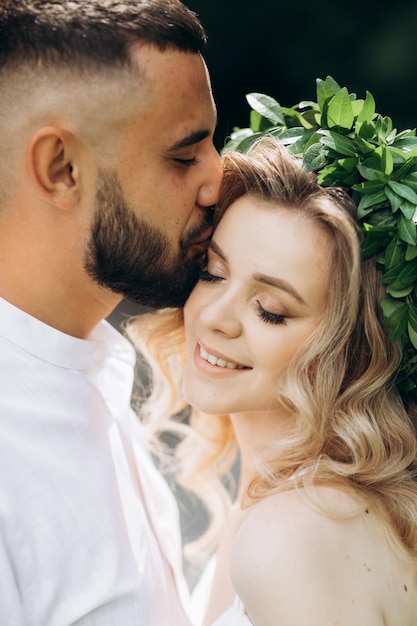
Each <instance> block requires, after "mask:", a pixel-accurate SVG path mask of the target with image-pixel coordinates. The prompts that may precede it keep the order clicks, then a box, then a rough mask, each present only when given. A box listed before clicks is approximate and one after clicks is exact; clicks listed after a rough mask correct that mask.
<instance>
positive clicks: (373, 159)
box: [357, 156, 387, 181]
mask: <svg viewBox="0 0 417 626" xmlns="http://www.w3.org/2000/svg"><path fill="white" fill-rule="evenodd" d="M357 167H358V171H359V173H360V174H361V176H363V178H366V179H367V180H379V181H386V180H387V177H386V176H385V174H384V173H383V172H382V161H381V159H380V158H378V157H377V156H370V157H368V158H367V159H365V161H362V163H358V166H357Z"/></svg>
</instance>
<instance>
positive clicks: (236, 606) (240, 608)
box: [233, 595, 245, 615]
mask: <svg viewBox="0 0 417 626" xmlns="http://www.w3.org/2000/svg"><path fill="white" fill-rule="evenodd" d="M233 608H234V609H236V611H237V612H238V613H239V615H245V607H244V606H243V602H242V600H241V599H240V598H239V596H238V595H236V596H235V601H234V603H233Z"/></svg>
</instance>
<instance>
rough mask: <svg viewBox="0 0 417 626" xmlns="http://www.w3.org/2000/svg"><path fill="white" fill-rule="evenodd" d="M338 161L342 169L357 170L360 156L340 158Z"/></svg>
mask: <svg viewBox="0 0 417 626" xmlns="http://www.w3.org/2000/svg"><path fill="white" fill-rule="evenodd" d="M337 162H338V164H339V165H340V167H341V168H342V169H344V170H346V171H348V172H350V171H351V170H356V166H357V164H358V157H346V158H343V159H339V160H338V161H337Z"/></svg>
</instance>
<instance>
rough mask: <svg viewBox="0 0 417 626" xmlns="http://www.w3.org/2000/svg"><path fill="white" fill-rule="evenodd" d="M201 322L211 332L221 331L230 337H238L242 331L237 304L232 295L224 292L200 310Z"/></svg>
mask: <svg viewBox="0 0 417 626" xmlns="http://www.w3.org/2000/svg"><path fill="white" fill-rule="evenodd" d="M200 319H201V321H202V322H203V324H204V325H205V326H206V327H207V328H208V329H210V330H212V331H213V332H218V333H222V334H223V335H226V336H228V337H230V338H232V337H238V336H239V335H240V334H241V332H242V324H241V320H240V316H239V306H238V304H237V302H236V301H235V300H234V298H233V296H232V295H229V294H227V293H224V294H222V295H220V296H219V294H217V295H216V297H215V298H214V299H213V300H212V301H211V302H209V303H207V304H206V305H205V306H203V308H202V309H201V312H200Z"/></svg>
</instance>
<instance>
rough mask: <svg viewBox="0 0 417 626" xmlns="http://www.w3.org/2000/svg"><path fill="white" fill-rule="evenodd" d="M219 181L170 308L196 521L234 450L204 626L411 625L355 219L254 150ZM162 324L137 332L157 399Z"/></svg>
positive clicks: (384, 389) (410, 504) (371, 285)
mask: <svg viewBox="0 0 417 626" xmlns="http://www.w3.org/2000/svg"><path fill="white" fill-rule="evenodd" d="M224 167H225V177H224V182H223V188H222V192H221V200H220V203H219V206H218V208H217V214H216V221H217V227H216V229H215V232H214V235H213V239H212V242H211V245H210V248H209V251H208V259H207V264H206V266H205V268H204V269H203V271H202V273H201V277H200V281H199V282H198V284H197V286H196V287H195V289H194V291H193V292H192V294H191V296H190V298H189V300H188V302H187V304H186V306H185V310H184V321H185V336H186V354H187V363H186V366H185V370H184V375H183V391H184V396H185V399H186V400H187V402H188V403H189V404H190V405H191V406H193V407H194V411H193V414H192V417H191V423H192V425H193V426H194V429H193V432H191V433H189V434H187V435H186V437H185V440H184V441H183V443H182V444H181V445H180V446H179V454H180V455H181V457H182V459H183V462H182V468H183V474H185V475H187V476H188V482H189V484H191V485H192V486H193V488H194V489H195V491H197V492H199V493H200V495H201V496H202V497H203V498H205V500H206V501H208V504H209V506H210V502H212V498H211V494H212V493H213V489H212V488H211V487H212V486H213V484H215V483H216V481H217V483H216V484H217V495H218V497H219V496H220V500H222V501H223V502H224V501H225V498H224V488H223V487H222V486H221V483H220V482H219V478H222V477H223V476H224V474H225V473H226V472H227V471H228V469H229V468H230V465H231V462H232V461H233V455H232V456H231V451H233V443H234V442H235V443H236V444H237V447H238V450H239V458H240V476H239V488H238V492H237V496H236V499H235V502H234V503H233V505H232V506H231V507H230V510H229V512H228V515H227V519H226V521H225V522H224V524H221V523H220V522H219V520H221V511H220V508H219V506H212V509H213V520H214V521H213V525H212V528H211V529H209V531H208V533H207V538H208V539H210V540H211V539H212V538H213V535H214V534H215V533H216V532H218V534H219V536H220V542H219V546H218V550H217V555H216V561H217V567H216V573H215V577H214V582H213V587H212V593H211V598H210V603H209V608H208V610H207V614H206V618H205V621H204V624H205V625H210V624H213V623H214V624H215V625H216V626H231V625H232V624H233V625H242V626H244V625H245V626H246V625H248V626H249V625H250V624H254V625H255V626H277V625H280V626H281V625H282V626H290V625H293V624H294V625H301V624H303V625H304V624H306V625H307V624H308V626H326V625H329V626H330V625H331V626H333V625H335V624H338V626H344V625H346V626H352V625H353V624H361V625H365V624H366V626H382V625H385V626H399V625H405V624H407V625H410V626H412V625H416V624H417V482H416V472H415V464H416V452H417V444H416V436H415V429H414V426H413V422H412V419H411V415H410V414H411V408H409V411H408V412H407V410H406V408H405V406H404V404H403V402H402V400H401V398H400V396H399V394H398V393H397V391H396V388H395V374H396V370H397V368H398V367H399V364H400V361H401V347H400V345H398V344H397V343H389V342H388V341H387V333H386V330H385V329H384V327H383V325H382V323H381V317H380V307H379V302H380V300H381V299H382V298H383V291H382V286H381V284H380V282H379V278H378V274H377V270H376V265H375V262H374V261H373V260H370V261H366V262H361V260H360V236H359V230H358V228H357V226H356V224H355V220H354V215H355V211H356V209H355V207H354V205H353V203H352V202H351V201H350V199H349V198H348V197H347V195H345V194H344V193H343V192H342V191H340V190H336V189H323V188H321V187H319V186H318V185H317V183H316V181H315V177H314V175H313V174H311V173H308V172H306V171H304V170H303V168H302V164H301V162H300V161H298V160H297V159H295V158H294V157H292V156H291V155H290V154H289V153H288V152H287V151H286V150H285V149H284V148H282V147H281V146H280V145H279V144H278V142H277V141H275V140H273V139H271V138H269V139H268V138H266V139H265V138H264V139H262V140H261V141H259V142H258V143H257V144H256V145H255V147H254V148H252V150H251V151H250V152H249V154H247V155H243V154H238V153H229V154H227V155H226V156H225V158H224ZM166 315H167V317H164V316H163V317H162V319H163V327H162V326H161V317H160V316H156V317H155V316H154V317H153V318H152V319H151V321H150V322H149V320H148V325H149V332H151V334H153V337H154V339H155V342H154V345H156V344H159V346H162V347H163V351H164V352H165V354H164V355H163V356H161V353H160V352H159V356H158V359H157V361H159V364H160V365H161V363H163V369H164V372H165V375H169V376H170V378H171V381H172V380H174V379H173V378H172V374H169V371H171V373H173V374H174V375H177V379H176V381H174V383H173V384H171V391H172V392H173V393H174V395H175V389H176V387H177V386H178V384H179V383H178V380H179V379H178V373H179V369H178V368H179V365H178V361H177V359H176V358H174V356H173V355H174V350H176V351H178V346H179V344H180V341H181V340H180V336H181V331H182V321H181V316H178V314H175V313H174V314H173V313H172V312H171V313H167V314H166ZM168 319H170V320H171V321H170V322H169V323H168ZM158 325H159V328H160V332H159V333H156V332H155V327H157V326H158ZM141 332H142V331H141ZM157 387H158V386H157ZM161 390H162V387H158V388H157V389H156V392H159V398H161V397H162V395H161V393H160V392H161ZM165 397H167V396H165ZM158 410H161V405H159V407H158ZM155 428H156V427H155ZM158 428H162V427H158ZM178 428H182V429H183V430H186V427H185V426H183V425H179V426H178ZM220 500H218V501H220ZM219 511H220V513H219ZM232 605H233V607H232Z"/></svg>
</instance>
